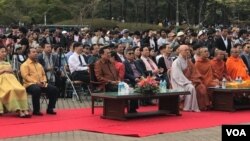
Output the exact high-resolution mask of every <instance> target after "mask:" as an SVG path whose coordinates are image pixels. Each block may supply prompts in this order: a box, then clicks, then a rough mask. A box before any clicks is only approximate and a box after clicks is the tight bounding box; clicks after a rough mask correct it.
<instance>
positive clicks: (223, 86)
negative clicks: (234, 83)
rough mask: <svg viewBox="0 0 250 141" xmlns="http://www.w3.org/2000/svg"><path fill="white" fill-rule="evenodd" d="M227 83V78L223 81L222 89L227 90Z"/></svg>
mask: <svg viewBox="0 0 250 141" xmlns="http://www.w3.org/2000/svg"><path fill="white" fill-rule="evenodd" d="M226 82H227V80H226V78H225V77H223V79H222V84H221V88H222V89H225V88H226Z"/></svg>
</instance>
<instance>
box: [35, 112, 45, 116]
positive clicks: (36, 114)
mask: <svg viewBox="0 0 250 141" xmlns="http://www.w3.org/2000/svg"><path fill="white" fill-rule="evenodd" d="M33 115H34V116H43V113H41V112H33Z"/></svg>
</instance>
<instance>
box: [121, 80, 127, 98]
mask: <svg viewBox="0 0 250 141" xmlns="http://www.w3.org/2000/svg"><path fill="white" fill-rule="evenodd" d="M125 93H126V88H125V84H124V82H121V95H125Z"/></svg>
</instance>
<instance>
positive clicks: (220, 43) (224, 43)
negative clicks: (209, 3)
mask: <svg viewBox="0 0 250 141" xmlns="http://www.w3.org/2000/svg"><path fill="white" fill-rule="evenodd" d="M227 36H228V29H227V28H226V27H222V28H221V36H220V37H219V38H218V39H216V41H215V47H217V48H218V49H219V50H222V51H226V52H227V53H228V54H230V50H231V47H232V42H231V39H229V38H228V37H227Z"/></svg>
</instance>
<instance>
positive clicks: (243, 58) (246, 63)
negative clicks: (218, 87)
mask: <svg viewBox="0 0 250 141" xmlns="http://www.w3.org/2000/svg"><path fill="white" fill-rule="evenodd" d="M240 57H241V58H242V60H243V62H244V64H245V65H246V67H247V69H248V72H249V71H250V66H249V65H248V62H247V58H246V56H245V55H243V54H242V55H240ZM248 61H250V60H248Z"/></svg>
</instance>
